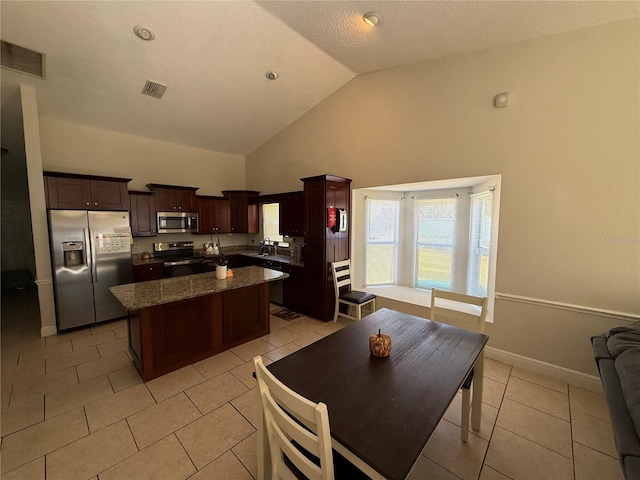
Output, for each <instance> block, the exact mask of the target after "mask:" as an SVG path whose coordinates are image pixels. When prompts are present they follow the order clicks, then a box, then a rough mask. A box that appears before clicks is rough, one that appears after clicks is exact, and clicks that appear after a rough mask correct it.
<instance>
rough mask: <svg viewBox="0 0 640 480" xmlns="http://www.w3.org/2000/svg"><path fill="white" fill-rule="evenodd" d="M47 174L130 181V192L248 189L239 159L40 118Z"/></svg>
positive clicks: (211, 192) (201, 192)
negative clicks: (156, 186) (156, 187)
mask: <svg viewBox="0 0 640 480" xmlns="http://www.w3.org/2000/svg"><path fill="white" fill-rule="evenodd" d="M40 130H41V137H42V165H43V167H44V169H45V170H51V171H56V172H71V173H84V174H89V175H104V176H110V177H124V178H131V179H132V180H131V182H129V184H128V188H129V190H147V187H146V185H147V184H148V183H161V184H167V185H182V186H187V187H199V190H198V191H197V192H196V194H198V195H221V191H222V190H242V189H244V188H245V161H244V158H243V157H242V156H240V155H230V154H226V153H218V152H212V151H208V150H202V149H199V148H192V147H187V146H184V145H176V144H173V143H167V142H162V141H159V140H152V139H148V138H144V137H138V136H134V135H127V134H123V133H117V132H112V131H109V130H102V129H98V128H92V127H87V126H84V125H77V124H71V123H66V122H62V121H59V120H54V119H52V118H47V117H42V118H41V119H40Z"/></svg>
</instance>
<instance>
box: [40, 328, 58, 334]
mask: <svg viewBox="0 0 640 480" xmlns="http://www.w3.org/2000/svg"><path fill="white" fill-rule="evenodd" d="M57 333H58V329H57V328H56V327H55V325H49V326H47V327H42V328H40V336H41V337H50V336H51V335H56V334H57Z"/></svg>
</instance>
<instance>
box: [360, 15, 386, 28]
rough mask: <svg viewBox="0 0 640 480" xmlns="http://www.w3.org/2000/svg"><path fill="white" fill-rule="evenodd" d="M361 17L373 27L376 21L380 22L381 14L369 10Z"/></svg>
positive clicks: (376, 23)
mask: <svg viewBox="0 0 640 480" xmlns="http://www.w3.org/2000/svg"><path fill="white" fill-rule="evenodd" d="M362 19H363V20H364V21H365V22H366V23H368V24H369V25H371V26H372V27H375V26H376V25H378V23H380V20H382V15H380V14H379V13H376V12H369V13H365V14H364V15H363V16H362Z"/></svg>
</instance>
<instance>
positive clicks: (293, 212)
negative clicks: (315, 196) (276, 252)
mask: <svg viewBox="0 0 640 480" xmlns="http://www.w3.org/2000/svg"><path fill="white" fill-rule="evenodd" d="M303 219H304V194H303V192H292V193H284V194H282V195H281V196H280V235H287V236H289V237H302V236H304V231H303V230H304V221H303Z"/></svg>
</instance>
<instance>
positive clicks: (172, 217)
mask: <svg viewBox="0 0 640 480" xmlns="http://www.w3.org/2000/svg"><path fill="white" fill-rule="evenodd" d="M156 216H157V219H158V233H198V214H197V213H186V212H157V213H156Z"/></svg>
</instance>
